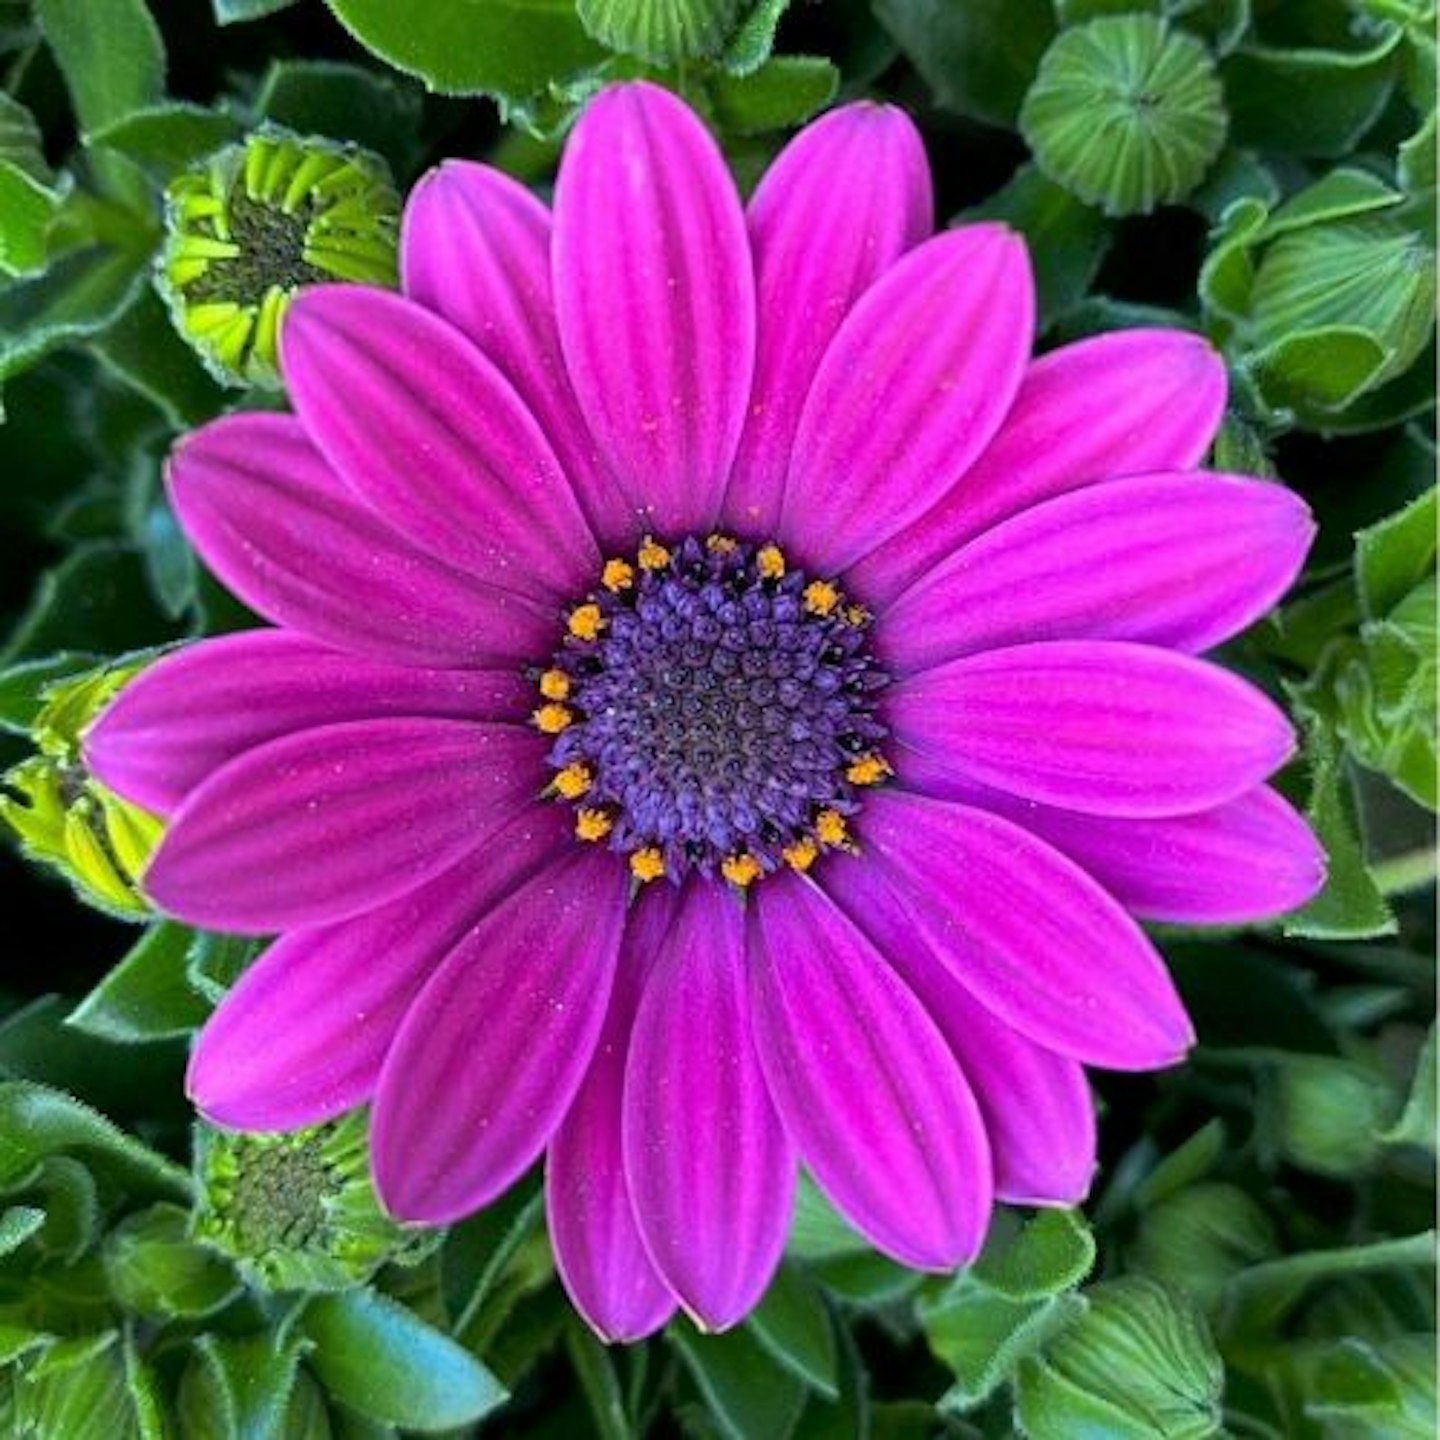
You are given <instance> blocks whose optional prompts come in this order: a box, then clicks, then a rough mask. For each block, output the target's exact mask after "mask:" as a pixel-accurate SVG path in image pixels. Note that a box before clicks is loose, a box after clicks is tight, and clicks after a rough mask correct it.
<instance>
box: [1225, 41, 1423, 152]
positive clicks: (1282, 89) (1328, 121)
mask: <svg viewBox="0 0 1440 1440" xmlns="http://www.w3.org/2000/svg"><path fill="white" fill-rule="evenodd" d="M1401 35H1402V32H1401V31H1400V30H1399V28H1398V27H1397V28H1393V29H1392V30H1391V32H1390V33H1389V34H1388V35H1386V36H1385V37H1384V38H1383V39H1381V40H1380V41H1379V42H1378V43H1377V44H1375V45H1373V46H1371V47H1370V49H1368V50H1363V51H1344V50H1321V49H1306V50H1279V49H1270V48H1267V47H1264V46H1259V45H1255V46H1244V47H1242V48H1241V49H1239V50H1237V51H1236V52H1235V53H1234V54H1233V55H1230V56H1228V57H1227V58H1226V59H1225V60H1224V61H1223V62H1222V63H1221V66H1220V74H1221V77H1222V78H1223V80H1224V82H1225V95H1226V99H1227V100H1228V102H1229V106H1230V120H1231V128H1232V132H1233V135H1234V138H1235V140H1236V141H1237V143H1239V144H1241V145H1256V146H1259V147H1261V148H1263V149H1267V150H1282V151H1287V152H1290V153H1293V154H1298V155H1315V156H1322V157H1337V156H1342V155H1345V154H1346V153H1348V152H1349V151H1350V150H1351V149H1353V148H1354V146H1355V144H1356V142H1357V141H1358V140H1359V139H1360V137H1361V136H1362V135H1363V134H1364V133H1365V131H1366V130H1368V129H1369V128H1370V126H1371V125H1373V124H1374V123H1375V121H1376V119H1377V118H1378V117H1379V115H1380V112H1381V111H1382V110H1383V109H1384V108H1385V102H1386V101H1387V100H1388V99H1389V97H1390V91H1391V87H1392V86H1393V84H1394V80H1395V61H1396V47H1397V46H1398V45H1399V43H1400V39H1401Z"/></svg>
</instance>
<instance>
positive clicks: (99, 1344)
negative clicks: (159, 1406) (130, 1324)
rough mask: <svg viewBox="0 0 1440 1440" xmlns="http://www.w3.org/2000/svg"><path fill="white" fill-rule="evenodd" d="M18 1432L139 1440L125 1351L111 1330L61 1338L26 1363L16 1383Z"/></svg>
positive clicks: (77, 1439)
mask: <svg viewBox="0 0 1440 1440" xmlns="http://www.w3.org/2000/svg"><path fill="white" fill-rule="evenodd" d="M15 1398H16V1406H15V1417H16V1422H17V1425H18V1434H19V1435H21V1436H30V1435H34V1436H44V1437H45V1440H50V1437H54V1440H60V1437H61V1436H63V1437H64V1440H140V1425H139V1419H138V1417H137V1415H136V1413H135V1404H134V1401H133V1400H132V1399H131V1396H130V1387H129V1384H128V1380H127V1376H126V1371H125V1359H124V1351H123V1347H122V1345H121V1341H120V1337H119V1336H118V1335H116V1334H115V1333H114V1332H113V1331H112V1332H109V1333H107V1334H104V1335H99V1336H95V1337H91V1338H86V1339H82V1340H60V1341H57V1342H55V1343H54V1344H53V1345H51V1346H50V1347H49V1348H48V1349H47V1350H46V1351H45V1352H44V1353H43V1354H42V1355H41V1356H40V1358H39V1359H38V1360H36V1361H34V1362H31V1363H27V1365H26V1367H25V1370H24V1372H23V1373H22V1375H21V1377H20V1379H19V1382H18V1383H17V1385H16V1392H15Z"/></svg>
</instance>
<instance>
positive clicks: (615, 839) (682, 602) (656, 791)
mask: <svg viewBox="0 0 1440 1440" xmlns="http://www.w3.org/2000/svg"><path fill="white" fill-rule="evenodd" d="M869 625H870V617H869V615H868V614H867V613H866V612H865V611H864V610H863V609H862V608H861V607H859V606H856V605H852V604H849V603H848V602H847V601H846V599H845V597H844V595H843V594H842V593H841V591H840V590H839V588H838V587H837V586H836V585H835V584H834V583H833V582H832V581H829V580H812V579H809V578H808V577H807V576H806V575H805V574H804V572H803V571H799V570H791V569H790V568H789V567H788V566H787V564H786V562H785V557H784V556H783V554H782V553H781V552H780V550H779V548H778V547H777V546H775V545H761V546H754V545H749V544H745V543H743V542H740V541H737V540H734V539H731V538H730V537H729V536H726V535H711V536H709V537H707V538H706V539H704V540H700V539H697V538H694V537H692V538H689V539H686V540H685V541H683V542H681V543H680V544H679V545H677V546H676V547H675V548H674V550H673V551H672V550H670V549H667V548H666V547H665V546H663V545H661V544H659V543H657V542H656V541H654V540H646V542H645V543H644V544H643V545H642V546H641V547H640V550H639V552H638V554H637V555H636V558H635V561H634V562H633V563H631V562H629V561H625V560H611V561H609V562H608V563H607V564H606V566H605V569H604V572H603V574H602V576H601V583H600V585H599V587H597V589H596V590H595V591H594V592H593V593H592V594H591V595H590V596H589V597H588V598H587V599H586V600H585V602H584V603H582V604H580V605H578V606H576V607H575V608H574V609H573V610H572V611H571V612H570V615H569V620H568V626H567V634H566V637H565V639H564V641H563V642H562V644H561V646H560V648H559V649H558V650H557V651H556V653H555V656H554V659H553V662H552V664H551V668H550V669H548V670H546V671H545V672H544V673H543V674H542V675H541V676H540V677H539V684H540V691H541V695H542V697H543V701H542V703H541V705H540V706H539V708H538V709H537V710H536V711H535V714H534V722H535V724H536V725H537V726H538V727H539V729H540V730H542V731H543V732H545V733H547V734H551V735H553V736H554V737H555V741H554V745H553V747H552V749H551V751H550V763H551V765H552V766H553V767H554V770H555V775H554V776H553V778H552V781H551V793H552V794H554V795H555V796H557V797H558V798H559V799H561V800H563V801H566V802H568V803H571V804H573V805H574V806H575V809H576V822H575V824H576V833H577V834H578V835H579V836H580V838H581V839H584V840H592V841H604V842H606V843H608V844H609V845H610V847H611V848H612V849H614V850H616V851H618V852H620V853H622V854H625V855H628V857H629V863H630V868H631V870H632V871H633V873H634V874H635V875H636V877H637V878H639V879H641V880H653V879H656V878H658V877H659V876H661V875H666V876H668V877H669V878H671V879H672V880H675V881H679V880H680V879H682V878H683V877H684V876H685V875H686V874H688V873H689V872H690V871H692V870H698V871H700V872H701V873H703V874H707V875H713V874H716V873H719V874H721V875H723V876H724V878H725V879H727V880H729V881H730V882H731V883H732V884H735V885H739V886H745V885H748V884H750V883H751V882H752V881H754V880H757V879H759V878H760V877H761V876H762V875H765V874H768V873H770V872H771V871H773V870H776V869H778V868H780V867H781V866H785V865H788V866H789V867H791V868H793V869H797V870H805V869H808V868H809V867H810V865H811V864H812V863H813V862H814V861H815V859H816V857H817V856H818V855H819V854H820V853H821V851H822V850H823V849H825V848H842V847H845V846H847V845H848V838H847V818H848V817H849V816H851V815H853V814H854V812H855V811H856V810H857V809H858V798H857V792H858V791H859V790H860V789H861V788H863V787H864V786H866V785H873V784H876V783H878V782H879V781H881V780H883V779H885V778H886V777H887V776H888V775H889V774H890V768H889V766H888V764H887V763H886V762H885V760H884V758H883V757H882V756H881V755H880V754H879V752H878V750H877V748H876V747H877V745H878V744H879V742H880V741H881V740H882V739H883V737H884V735H885V728H884V726H883V725H882V724H881V723H880V721H879V720H878V718H877V717H876V714H875V700H876V697H877V692H878V691H879V690H880V688H881V687H882V686H883V685H884V684H885V683H886V677H885V675H884V674H883V673H882V672H881V670H880V669H879V668H878V666H877V665H876V663H875V661H874V660H873V658H872V657H871V655H870V652H869V647H868V643H867V641H868V631H869Z"/></svg>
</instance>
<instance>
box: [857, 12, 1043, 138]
mask: <svg viewBox="0 0 1440 1440" xmlns="http://www.w3.org/2000/svg"><path fill="white" fill-rule="evenodd" d="M871 8H872V9H873V10H874V12H875V16H876V18H877V19H878V20H879V21H880V23H881V24H882V25H883V26H884V27H885V28H886V29H887V30H888V31H889V32H890V34H891V35H892V36H893V37H894V39H895V43H896V44H897V45H899V47H900V48H901V49H902V50H903V51H904V52H905V54H906V56H907V58H908V59H909V60H910V61H911V63H912V64H913V65H914V66H915V68H916V69H917V70H918V71H919V72H920V76H921V78H922V79H923V80H924V81H925V83H926V84H927V85H928V86H929V87H930V89H931V91H932V92H933V94H934V96H935V101H936V103H937V104H938V105H940V106H942V107H943V108H945V109H947V110H954V111H956V112H957V113H958V114H961V115H972V116H974V117H975V118H976V119H978V120H984V121H985V122H987V123H988V124H991V125H1005V126H1010V127H1013V126H1014V123H1015V117H1016V115H1017V114H1018V113H1019V110H1020V102H1021V100H1022V99H1024V96H1025V91H1026V89H1027V88H1028V87H1029V85H1030V81H1031V79H1032V78H1033V77H1034V74H1035V67H1036V66H1037V65H1038V64H1039V63H1040V57H1041V55H1042V54H1043V53H1044V51H1045V47H1046V45H1048V44H1049V43H1050V39H1051V37H1052V36H1053V35H1054V34H1055V16H1054V12H1053V11H1052V9H1051V7H1050V3H1049V0H873V4H872V7H871Z"/></svg>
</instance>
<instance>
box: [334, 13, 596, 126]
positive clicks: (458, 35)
mask: <svg viewBox="0 0 1440 1440" xmlns="http://www.w3.org/2000/svg"><path fill="white" fill-rule="evenodd" d="M326 4H328V5H329V7H330V8H331V10H333V11H334V12H335V17H336V18H337V19H338V20H339V21H340V23H341V24H342V25H343V26H344V27H345V28H346V29H347V30H348V31H349V32H350V33H351V34H352V35H353V36H354V37H355V38H356V39H357V40H358V41H359V42H360V43H361V44H362V45H364V46H365V48H366V49H367V50H372V51H373V52H374V53H375V54H376V55H378V56H379V57H380V58H381V59H382V60H385V61H387V62H388V63H389V64H391V65H394V66H395V67H396V69H398V70H403V71H405V72H406V73H407V74H410V75H416V76H418V77H419V78H420V79H421V80H423V81H424V82H425V83H426V85H427V86H429V88H430V89H432V90H438V91H440V92H441V93H442V94H447V95H481V94H483V95H490V96H493V97H494V98H495V99H496V100H498V101H499V102H500V103H501V105H502V107H504V108H506V109H509V110H514V111H517V112H518V113H520V114H522V115H523V114H525V113H526V112H527V111H528V109H529V107H530V106H531V105H532V103H533V102H535V101H536V100H538V99H539V98H541V97H543V96H544V95H545V94H546V93H547V92H548V91H549V90H550V89H551V87H552V86H556V85H568V84H571V83H573V82H574V81H576V80H577V79H579V78H580V77H581V76H582V75H584V74H586V73H587V72H589V71H591V70H593V69H594V68H595V67H596V66H598V65H599V64H600V63H601V62H602V61H603V60H604V59H605V58H606V52H605V51H604V50H603V49H602V48H601V47H600V46H599V45H597V44H596V43H595V41H594V40H592V39H591V38H590V36H589V35H587V34H586V33H585V30H584V27H583V26H582V25H581V24H580V20H579V18H578V16H577V15H576V13H575V7H574V5H573V4H572V3H570V0H413V3H411V4H408V5H404V6H398V5H396V4H395V3H394V0H326Z"/></svg>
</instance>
